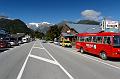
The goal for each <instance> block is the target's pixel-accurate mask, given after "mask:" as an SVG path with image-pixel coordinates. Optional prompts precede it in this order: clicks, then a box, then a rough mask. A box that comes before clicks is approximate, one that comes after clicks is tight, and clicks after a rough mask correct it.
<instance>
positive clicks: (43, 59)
mask: <svg viewBox="0 0 120 79" xmlns="http://www.w3.org/2000/svg"><path fill="white" fill-rule="evenodd" d="M30 57H32V58H35V59H39V60H42V61H45V62H48V63H51V64H55V65H58V63H57V62H55V61H53V60H50V59H46V58H42V57H39V56H35V55H30Z"/></svg>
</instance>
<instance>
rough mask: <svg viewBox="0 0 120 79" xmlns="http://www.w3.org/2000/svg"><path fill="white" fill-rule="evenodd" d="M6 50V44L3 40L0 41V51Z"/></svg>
mask: <svg viewBox="0 0 120 79" xmlns="http://www.w3.org/2000/svg"><path fill="white" fill-rule="evenodd" d="M6 48H7V43H6V41H4V40H0V50H4V49H6Z"/></svg>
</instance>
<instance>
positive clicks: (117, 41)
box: [113, 35, 120, 46]
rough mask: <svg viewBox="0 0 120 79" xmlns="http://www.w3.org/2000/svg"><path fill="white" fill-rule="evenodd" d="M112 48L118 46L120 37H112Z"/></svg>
mask: <svg viewBox="0 0 120 79" xmlns="http://www.w3.org/2000/svg"><path fill="white" fill-rule="evenodd" d="M113 42H114V46H120V36H117V35H116V36H114V38H113Z"/></svg>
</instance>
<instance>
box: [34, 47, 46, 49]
mask: <svg viewBox="0 0 120 79" xmlns="http://www.w3.org/2000/svg"><path fill="white" fill-rule="evenodd" d="M33 48H38V49H44V48H40V47H33Z"/></svg>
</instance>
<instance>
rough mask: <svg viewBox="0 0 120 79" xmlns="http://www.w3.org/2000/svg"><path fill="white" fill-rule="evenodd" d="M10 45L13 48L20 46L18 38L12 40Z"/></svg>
mask: <svg viewBox="0 0 120 79" xmlns="http://www.w3.org/2000/svg"><path fill="white" fill-rule="evenodd" d="M9 43H10V44H11V46H18V45H19V43H18V40H17V38H10V42H9Z"/></svg>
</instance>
